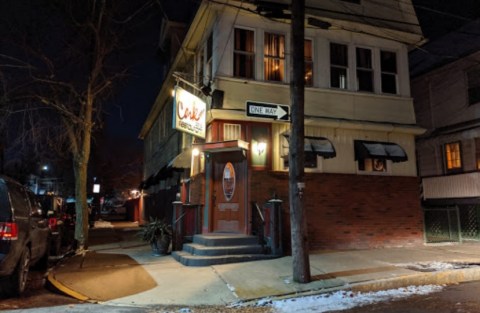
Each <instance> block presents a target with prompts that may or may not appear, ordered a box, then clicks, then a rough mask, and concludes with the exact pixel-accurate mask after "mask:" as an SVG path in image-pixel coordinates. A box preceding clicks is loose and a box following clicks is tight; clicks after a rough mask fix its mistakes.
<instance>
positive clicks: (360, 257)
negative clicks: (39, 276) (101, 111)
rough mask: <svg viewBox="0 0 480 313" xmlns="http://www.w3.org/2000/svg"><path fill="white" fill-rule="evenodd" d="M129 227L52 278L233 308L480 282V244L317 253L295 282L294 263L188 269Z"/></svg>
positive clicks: (118, 227) (79, 293)
mask: <svg viewBox="0 0 480 313" xmlns="http://www.w3.org/2000/svg"><path fill="white" fill-rule="evenodd" d="M137 231H138V226H137V225H136V224H135V223H129V222H112V223H109V222H100V223H97V225H96V228H94V229H93V230H91V232H90V237H91V240H90V241H91V243H92V244H91V246H90V247H89V251H88V252H86V254H85V255H75V256H71V257H66V258H64V259H63V260H61V261H60V262H59V263H58V264H57V266H56V267H55V268H54V269H53V270H52V271H51V272H50V274H49V278H48V280H49V282H50V283H51V284H52V285H53V286H55V287H56V288H57V289H59V290H60V291H62V292H64V293H66V294H69V295H70V296H73V297H75V298H77V299H80V300H84V301H86V302H94V303H102V304H105V305H113V306H151V305H159V304H161V305H181V306H195V305H231V304H235V303H249V302H255V301H257V300H259V299H264V298H283V297H298V296H301V295H310V294H318V293H328V292H333V291H337V290H354V291H365V292H366V291H376V290H385V289H394V288H400V287H406V286H411V285H429V284H435V285H444V284H452V283H460V282H466V281H472V280H480V244H479V243H462V244H444V245H423V246H420V247H406V248H389V249H372V250H349V251H314V252H311V253H310V269H311V275H312V281H311V282H310V283H307V284H300V283H296V282H294V281H293V279H292V269H293V268H292V258H291V257H290V256H285V257H282V258H278V259H273V260H264V261H253V262H245V263H235V264H225V265H214V266H207V267H187V266H184V265H182V264H180V263H178V262H177V261H175V260H174V259H173V258H172V257H171V256H169V255H167V256H160V257H159V256H154V255H152V253H151V248H150V246H148V245H146V244H145V243H143V242H141V241H140V240H139V237H137V236H136V235H135V234H136V232H137Z"/></svg>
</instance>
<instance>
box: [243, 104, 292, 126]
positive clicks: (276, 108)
mask: <svg viewBox="0 0 480 313" xmlns="http://www.w3.org/2000/svg"><path fill="white" fill-rule="evenodd" d="M246 105H247V108H246V109H247V116H250V117H259V118H268V119H273V120H276V121H289V120H290V107H289V106H288V105H282V104H274V103H263V102H254V101H247V102H246Z"/></svg>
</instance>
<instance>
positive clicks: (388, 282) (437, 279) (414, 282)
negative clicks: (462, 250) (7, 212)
mask: <svg viewBox="0 0 480 313" xmlns="http://www.w3.org/2000/svg"><path fill="white" fill-rule="evenodd" d="M475 280H480V267H478V268H466V269H454V270H446V271H439V272H429V273H422V274H412V275H408V276H403V277H396V278H387V279H380V280H377V281H368V282H363V283H358V284H354V285H350V287H348V288H346V289H349V290H352V291H358V292H368V291H380V290H387V289H396V288H401V287H407V286H421V285H451V284H458V283H463V282H469V281H475Z"/></svg>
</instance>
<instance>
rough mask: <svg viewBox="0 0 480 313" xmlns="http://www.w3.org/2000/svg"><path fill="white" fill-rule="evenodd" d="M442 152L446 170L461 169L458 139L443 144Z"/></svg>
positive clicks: (455, 170) (454, 170)
mask: <svg viewBox="0 0 480 313" xmlns="http://www.w3.org/2000/svg"><path fill="white" fill-rule="evenodd" d="M444 153H445V166H446V168H447V172H457V171H459V170H461V169H462V154H461V151H460V142H459V141H456V142H451V143H447V144H445V146H444Z"/></svg>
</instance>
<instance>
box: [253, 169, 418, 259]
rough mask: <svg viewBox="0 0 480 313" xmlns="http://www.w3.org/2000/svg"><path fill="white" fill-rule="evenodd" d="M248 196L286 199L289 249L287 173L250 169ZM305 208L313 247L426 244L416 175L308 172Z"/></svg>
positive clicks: (286, 227)
mask: <svg viewBox="0 0 480 313" xmlns="http://www.w3.org/2000/svg"><path fill="white" fill-rule="evenodd" d="M250 182H251V183H250V190H249V193H250V199H251V200H252V201H256V202H258V203H259V204H263V203H265V201H267V200H268V199H271V198H272V196H273V194H276V195H277V196H278V198H280V199H282V200H283V201H284V203H283V222H284V228H285V231H284V236H283V241H284V244H285V246H284V247H285V249H286V251H290V249H289V246H290V228H289V224H290V216H289V204H288V174H287V173H281V172H265V171H258V172H257V171H251V172H250ZM305 183H306V191H305V209H306V211H307V223H308V236H309V238H308V239H309V244H310V249H311V250H316V249H365V248H382V247H398V246H415V245H421V244H423V215H422V210H421V207H420V194H419V180H418V178H416V177H399V176H394V177H392V176H376V175H375V176H373V175H344V174H306V176H305Z"/></svg>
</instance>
